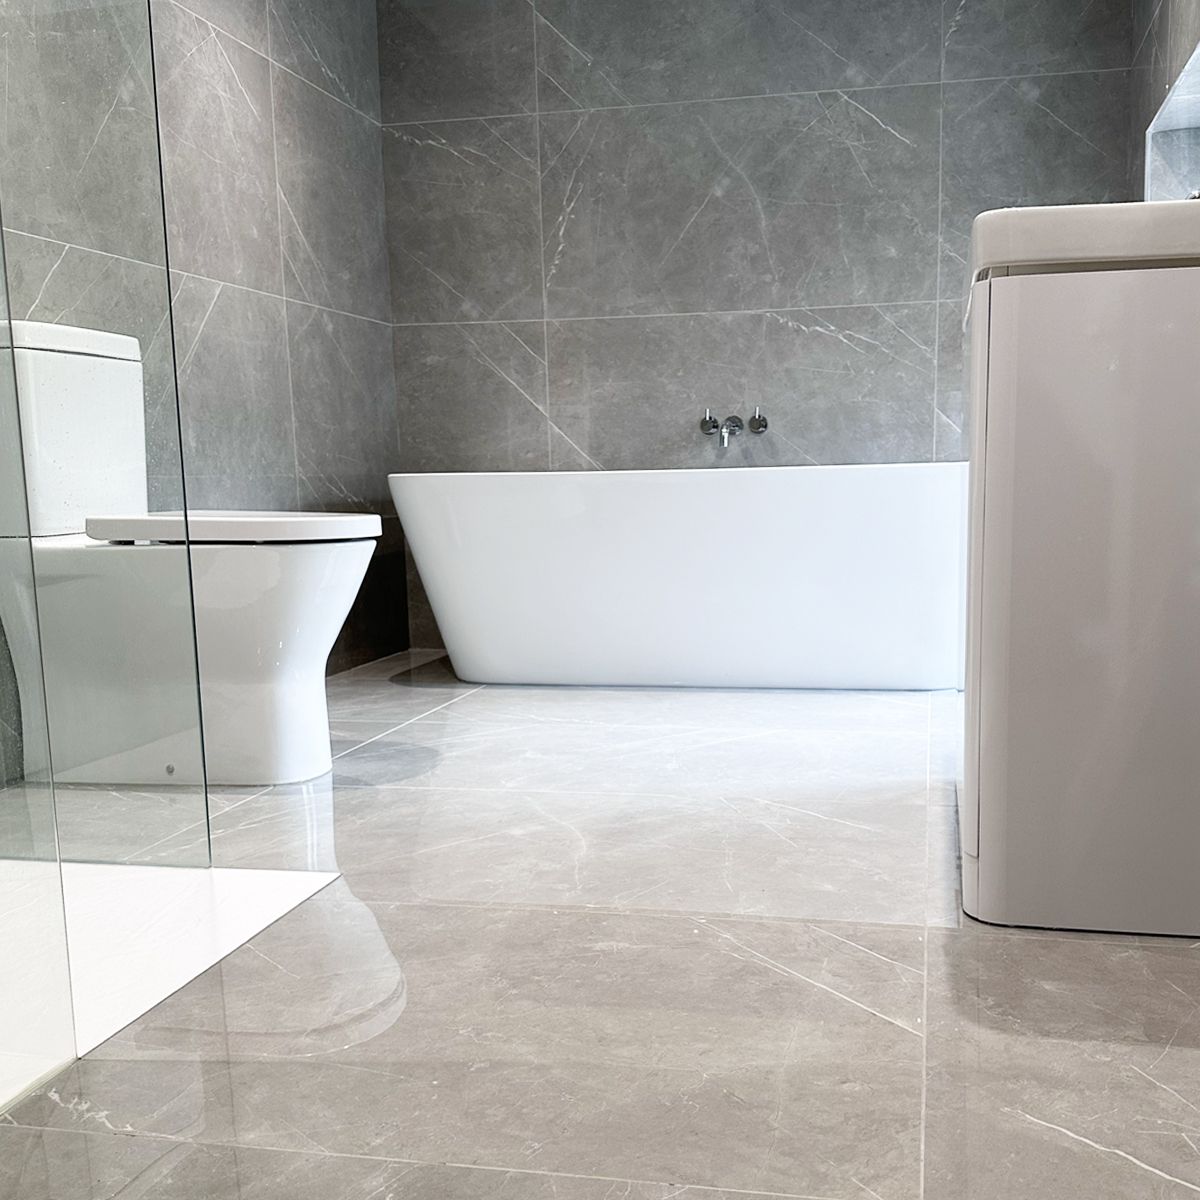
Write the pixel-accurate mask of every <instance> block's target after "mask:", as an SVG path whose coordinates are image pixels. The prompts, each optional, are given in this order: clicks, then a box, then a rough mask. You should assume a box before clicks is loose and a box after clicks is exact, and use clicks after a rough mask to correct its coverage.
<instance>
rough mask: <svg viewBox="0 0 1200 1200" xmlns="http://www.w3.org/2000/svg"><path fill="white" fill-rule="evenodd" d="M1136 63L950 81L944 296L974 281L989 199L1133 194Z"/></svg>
mask: <svg viewBox="0 0 1200 1200" xmlns="http://www.w3.org/2000/svg"><path fill="white" fill-rule="evenodd" d="M1128 85H1129V74H1128V72H1107V73H1102V74H1101V73H1087V72H1084V73H1081V74H1075V75H1046V76H1042V77H1040V78H1036V79H1008V80H987V81H983V82H977V83H955V84H947V85H946V86H945V114H944V124H943V130H944V133H943V142H942V281H941V295H942V297H943V298H951V297H954V296H961V295H962V294H963V293H964V291H965V287H966V274H967V258H968V255H969V244H970V233H971V222H972V220H973V219H974V218H975V216H976V215H977V214H978V213H980V212H982V211H984V210H985V209H990V208H1003V207H1006V206H1008V205H1023V204H1077V203H1100V202H1104V201H1113V200H1124V199H1127V198H1128V196H1129V181H1128V173H1127V171H1128V165H1127V157H1126V145H1127V142H1126V138H1127V130H1128V129H1129V121H1130V117H1129V86H1128Z"/></svg>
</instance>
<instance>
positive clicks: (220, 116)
mask: <svg viewBox="0 0 1200 1200" xmlns="http://www.w3.org/2000/svg"><path fill="white" fill-rule="evenodd" d="M154 18H155V21H154V39H155V52H156V54H157V60H156V61H157V63H158V74H157V77H156V87H157V96H158V104H159V114H160V122H161V138H162V152H163V173H164V179H165V181H166V199H167V228H168V230H169V231H170V236H171V265H172V267H173V268H175V269H176V270H179V271H189V272H192V273H194V274H197V275H207V276H209V277H210V278H212V279H221V280H224V281H225V282H227V283H240V284H244V285H245V286H247V287H253V288H258V289H259V290H261V291H265V292H273V293H275V294H276V295H278V294H279V293H280V292H282V290H283V263H282V256H281V254H280V248H279V201H278V199H277V197H276V195H275V148H274V144H273V141H272V137H273V125H272V115H271V73H270V66H269V64H268V63H267V60H266V58H264V57H263V56H262V55H260V54H256V53H254V52H253V51H252V50H248V49H247V48H246V47H245V46H243V45H242V44H241V43H240V42H237V41H235V40H234V39H233V38H232V37H229V36H227V35H226V34H224V33H220V32H217V31H216V30H214V28H213V26H211V25H209V24H208V22H206V21H202V20H200V19H199V18H198V17H196V16H194V15H193V14H192V13H191V12H189V11H187V10H186V9H185V8H181V7H180V6H179V5H177V4H175V3H173V2H172V0H155V5H154Z"/></svg>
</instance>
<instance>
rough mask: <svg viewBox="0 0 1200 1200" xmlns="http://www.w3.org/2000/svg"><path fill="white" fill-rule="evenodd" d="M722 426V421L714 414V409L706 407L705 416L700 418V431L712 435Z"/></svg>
mask: <svg viewBox="0 0 1200 1200" xmlns="http://www.w3.org/2000/svg"><path fill="white" fill-rule="evenodd" d="M720 428H721V422H720V421H718V420H717V418H716V417H714V416H713V415H712V409H711V408H706V409H705V410H704V416H703V417H702V418H701V419H700V432H701V433H704V434H707V435H709V436H710V437H711V436H712V435H713V434H714V433H716V432H717V430H718V429H720Z"/></svg>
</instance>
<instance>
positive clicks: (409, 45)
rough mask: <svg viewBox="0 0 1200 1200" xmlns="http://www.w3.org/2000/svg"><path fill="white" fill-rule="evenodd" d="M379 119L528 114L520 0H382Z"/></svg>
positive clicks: (527, 10) (527, 56)
mask: <svg viewBox="0 0 1200 1200" xmlns="http://www.w3.org/2000/svg"><path fill="white" fill-rule="evenodd" d="M378 7H379V63H380V69H381V74H382V76H383V120H384V123H385V124H388V123H392V122H397V121H428V120H433V119H437V118H447V117H493V116H498V115H504V114H506V113H521V112H533V111H534V109H535V99H534V76H533V58H534V55H533V37H534V34H533V11H532V6H531V5H529V4H528V3H527V2H526V0H456V3H454V4H446V3H444V0H380V2H379V6H378Z"/></svg>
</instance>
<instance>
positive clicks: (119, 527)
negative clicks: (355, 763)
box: [0, 321, 381, 786]
mask: <svg viewBox="0 0 1200 1200" xmlns="http://www.w3.org/2000/svg"><path fill="white" fill-rule="evenodd" d="M13 340H14V346H15V352H14V357H15V360H16V367H17V383H18V407H19V413H20V423H21V433H22V441H23V446H24V452H25V477H26V491H27V496H28V509H29V529H30V532H31V534H32V538H31V545H32V552H33V565H34V574H35V577H36V581H37V610H38V617H39V619H40V624H41V644H42V662H41V667H42V673H43V675H44V679H45V698H46V709H47V712H48V716H49V725H50V748H51V757H52V760H53V765H54V772H55V778H56V779H58V780H59V781H60V782H64V783H96V784H125V785H133V784H137V785H148V784H158V785H164V786H165V785H178V784H199V783H201V782H203V780H204V779H205V778H207V780H208V782H209V783H213V784H241V785H268V784H278V783H293V782H299V781H301V780H306V779H312V778H315V777H316V776H319V775H321V774H323V773H325V772H326V771H328V770H330V768H331V766H332V760H331V754H330V745H329V724H328V716H327V711H326V704H325V680H324V676H325V664H326V660H327V659H328V656H329V651H330V650H331V648H332V646H333V643H334V639H335V638H336V637H337V634H338V632H339V630H340V629H341V627H342V623H343V622H344V621H345V618H346V615H347V613H348V612H349V611H350V606H351V604H352V603H353V601H354V598H355V596H356V595H357V593H358V589H359V587H360V585H361V583H362V580H363V576H364V575H365V573H366V569H367V564H368V562H369V561H370V558H371V554H372V552H373V551H374V548H375V539H376V538H377V537H378V536H379V535H380V533H381V524H380V520H379V517H378V516H375V515H372V514H361V513H287V512H278V513H276V512H228V511H221V512H214V511H202V512H189V513H188V514H187V516H186V519H185V517H184V515H183V514H182V513H179V512H174V513H171V512H153V513H152V512H148V511H147V504H146V478H147V471H146V451H145V432H144V429H145V427H144V416H143V398H142V371H141V361H140V351H139V348H138V343H137V341H136V339H133V338H126V337H121V336H118V335H114V334H107V333H100V332H96V331H93V330H83V329H72V328H69V327H64V326H57V325H55V326H47V325H41V324H39V323H37V322H28V321H24V322H23V321H14V322H13ZM105 514H111V515H105ZM189 580H190V586H189ZM0 609H12V610H13V615H12V618H11V619H15V611H16V610H15V599H14V600H12V601H11V602H10V601H8V600H5V599H4V597H3V596H0ZM3 616H4V613H3V612H0V618H2V617H3ZM193 620H194V626H193ZM193 627H194V630H195V636H194V637H193ZM30 670H31V668H30V667H29V666H28V665H27V666H26V667H25V674H27V675H28V674H29V671H30ZM20 673H21V671H20V668H18V674H20ZM197 675H198V677H199V688H198V689H197ZM18 686H20V687H21V690H22V692H23V693H24V692H25V691H26V690H28V692H29V694H30V696H31V697H32V695H33V694H34V692H35V690H36V689H35V687H34V686H33V681H32V680H31V681H29V686H28V688H26V687H25V686H22V685H21V682H20V679H19V680H18ZM23 701H24V695H23ZM201 712H202V713H203V746H202V744H201V735H200V729H201V725H200V713H201Z"/></svg>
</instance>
